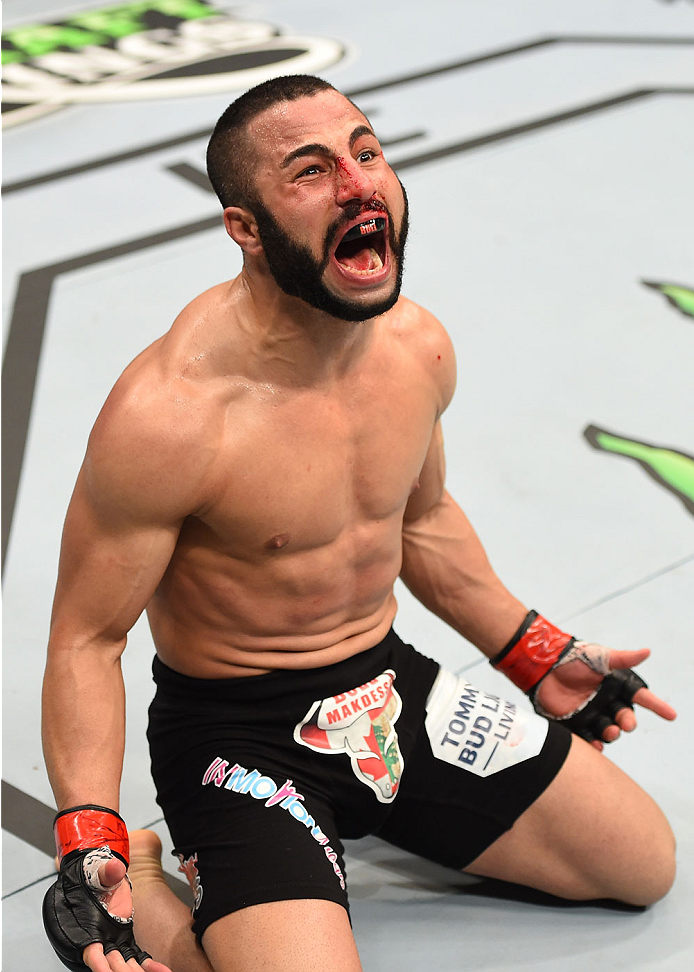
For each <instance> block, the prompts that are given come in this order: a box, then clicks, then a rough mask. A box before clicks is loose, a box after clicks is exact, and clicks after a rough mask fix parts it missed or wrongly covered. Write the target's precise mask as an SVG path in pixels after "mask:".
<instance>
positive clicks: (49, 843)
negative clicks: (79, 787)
mask: <svg viewBox="0 0 694 972" xmlns="http://www.w3.org/2000/svg"><path fill="white" fill-rule="evenodd" d="M55 813H56V811H55V807H49V806H47V805H46V804H45V803H42V802H41V801H40V800H37V799H36V798H35V797H32V796H29V794H28V793H25V792H24V791H23V790H20V789H18V788H17V787H16V786H12V784H11V783H8V782H7V780H3V781H2V828H3V830H6V831H7V833H8V834H12V836H13V837H18V838H19V839H20V840H23V841H24V842H25V843H27V844H30V845H31V846H32V847H34V848H35V849H36V850H38V851H42V853H44V854H48V856H49V857H50V858H51V859H52V858H54V857H55V841H54V839H53V819H54V817H55ZM54 876H55V871H52V872H51V873H50V874H46V875H44V876H43V877H40V878H37V879H36V880H35V881H30V882H29V884H24V885H22V887H21V888H16V889H15V890H14V891H10V892H8V893H7V894H5V895H3V900H4V899H5V898H10V897H12V895H13V894H18V893H19V892H20V891H25V890H26V889H27V888H31V887H33V886H34V885H35V884H40V882H41V881H47V880H49V879H50V878H51V877H54ZM164 877H165V879H166V883H167V884H168V886H169V887H170V888H171V890H172V891H173V892H174V894H175V895H176V896H177V897H178V898H180V899H181V901H183V902H184V904H186V905H190V904H191V894H190V888H189V887H188V884H187V883H186V882H185V881H181V880H180V879H179V878H176V877H173V875H171V874H167V873H166V872H164Z"/></svg>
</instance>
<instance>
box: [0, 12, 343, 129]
mask: <svg viewBox="0 0 694 972" xmlns="http://www.w3.org/2000/svg"><path fill="white" fill-rule="evenodd" d="M344 56H345V47H344V45H343V44H341V43H339V42H338V41H335V40H332V39H330V38H327V37H316V36H313V35H303V34H302V35H300V36H294V35H292V36H288V35H286V34H282V32H281V31H280V29H279V28H278V27H276V26H275V25H273V24H269V23H265V22H263V21H257V20H243V19H240V18H238V17H235V16H234V15H233V14H230V13H227V12H226V11H225V10H223V9H220V8H219V7H216V6H215V5H214V3H212V2H210V0H131V2H130V3H119V4H109V5H107V6H96V7H93V8H91V9H87V10H82V11H80V12H79V13H75V14H72V15H70V16H67V17H65V18H64V19H61V20H57V21H52V22H40V23H29V24H23V25H21V26H12V27H8V28H6V29H5V30H4V31H3V34H2V68H3V70H2V75H3V76H2V87H3V99H2V119H3V127H7V126H8V125H16V124H19V123H20V122H25V121H30V120H32V119H35V118H40V117H42V116H43V115H46V114H47V113H49V112H53V111H57V110H58V109H60V108H64V107H65V106H67V105H74V104H93V103H98V102H106V101H130V100H139V99H143V98H178V97H181V96H186V95H197V94H212V93H216V92H225V91H234V90H236V91H241V90H244V89H245V88H250V87H252V86H253V85H255V84H258V83H259V82H261V81H265V80H267V79H268V78H272V77H277V76H279V75H281V74H315V73H318V72H319V71H321V70H323V69H324V68H326V67H329V66H330V65H331V64H335V63H336V62H337V61H339V60H341V59H342V58H343V57H344Z"/></svg>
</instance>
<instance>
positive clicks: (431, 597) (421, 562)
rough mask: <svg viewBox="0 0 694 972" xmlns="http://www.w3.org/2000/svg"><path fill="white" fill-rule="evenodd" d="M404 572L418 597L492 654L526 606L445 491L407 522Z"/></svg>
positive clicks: (474, 642)
mask: <svg viewBox="0 0 694 972" xmlns="http://www.w3.org/2000/svg"><path fill="white" fill-rule="evenodd" d="M400 576H401V578H402V580H403V581H404V583H405V584H406V585H407V587H408V588H409V589H410V590H411V591H412V593H413V594H414V595H415V597H416V598H417V599H418V600H419V601H421V602H422V604H424V605H425V607H427V608H429V610H430V611H432V612H433V613H434V614H436V615H437V616H438V617H440V618H442V619H443V620H444V621H446V622H447V623H448V624H450V625H451V627H453V628H455V630H456V631H458V632H459V633H460V634H462V635H463V637H465V638H467V639H468V640H469V641H471V642H472V643H473V644H474V645H476V646H477V647H478V648H479V649H480V650H481V651H482V652H483V653H484V654H485V655H487V656H488V657H492V656H493V655H495V654H496V653H497V652H498V651H500V650H501V649H502V648H503V647H504V645H505V644H506V643H507V642H508V640H509V639H510V638H511V637H512V636H513V634H514V633H515V631H516V630H517V629H518V627H519V626H520V624H521V623H522V621H523V619H524V617H525V615H526V613H527V608H526V607H525V606H524V605H523V604H522V603H521V602H520V601H519V600H517V598H515V597H514V596H513V595H512V594H511V593H510V592H509V591H508V590H507V589H506V588H505V587H504V585H503V584H502V583H501V581H500V580H499V578H498V577H497V576H496V574H495V573H494V571H493V570H492V567H491V565H490V563H489V560H488V559H487V555H486V553H485V552H484V548H483V547H482V544H481V543H480V541H479V538H478V537H477V534H476V533H475V531H474V530H473V528H472V526H471V524H470V522H469V520H468V519H467V517H466V516H465V514H464V513H463V511H462V510H461V509H460V507H459V506H458V505H457V503H456V502H455V500H453V498H452V497H451V496H450V495H449V494H448V493H447V492H445V491H444V493H443V495H442V497H441V500H440V501H439V502H438V503H437V504H436V505H435V506H434V507H433V508H432V509H431V510H430V511H429V512H427V513H425V514H423V515H422V516H420V517H419V518H417V519H416V520H413V521H410V522H408V521H407V520H406V521H405V523H404V525H403V563H402V569H401V572H400Z"/></svg>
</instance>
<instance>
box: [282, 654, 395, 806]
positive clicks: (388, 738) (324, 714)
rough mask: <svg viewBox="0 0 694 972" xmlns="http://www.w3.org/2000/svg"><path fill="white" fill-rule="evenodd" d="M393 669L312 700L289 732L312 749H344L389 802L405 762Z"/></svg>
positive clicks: (361, 775)
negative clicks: (399, 734)
mask: <svg viewBox="0 0 694 972" xmlns="http://www.w3.org/2000/svg"><path fill="white" fill-rule="evenodd" d="M394 680H395V672H394V671H393V670H392V669H390V668H388V669H386V671H385V672H383V673H382V674H381V675H379V676H378V678H374V679H372V680H371V681H370V682H367V683H366V684H365V685H360V686H358V687H357V688H353V689H349V691H347V692H343V693H341V694H339V695H333V696H331V697H330V698H328V699H319V700H318V701H317V702H314V703H313V705H312V706H311V708H310V709H309V710H308V712H307V713H306V715H305V717H304V719H303V720H302V721H301V722H300V723H299V724H298V725H297V727H296V728H295V730H294V739H295V741H296V742H297V743H299V745H300V746H307V747H308V748H309V749H313V750H314V751H315V752H317V753H327V754H333V755H334V754H339V753H346V754H347V755H348V756H349V758H350V762H351V764H352V770H353V771H354V775H355V776H356V778H357V779H358V780H359V781H360V782H361V783H364V784H366V786H368V787H369V788H370V789H371V790H373V792H374V793H375V794H376V798H377V799H378V800H379V802H380V803H391V802H392V801H393V800H394V799H395V796H396V794H397V792H398V787H399V785H400V777H401V776H402V770H403V765H404V761H403V758H402V753H401V752H400V746H399V743H398V734H397V732H396V731H395V723H396V722H397V720H398V717H399V715H400V712H401V711H402V700H401V698H400V696H399V695H398V693H397V692H396V690H395V689H394V688H393V682H394Z"/></svg>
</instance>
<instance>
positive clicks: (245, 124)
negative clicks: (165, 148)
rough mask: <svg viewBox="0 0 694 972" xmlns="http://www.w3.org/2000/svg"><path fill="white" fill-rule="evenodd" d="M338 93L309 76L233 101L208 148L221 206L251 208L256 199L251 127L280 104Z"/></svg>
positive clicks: (273, 82) (276, 82) (275, 82)
mask: <svg viewBox="0 0 694 972" xmlns="http://www.w3.org/2000/svg"><path fill="white" fill-rule="evenodd" d="M335 90H336V89H335V88H334V87H333V86H332V84H329V83H328V82H327V81H324V80H323V79H322V78H316V77H313V75H310V74H290V75H287V76H285V77H281V78H271V79H270V80H269V81H263V83H262V84H258V85H256V87H255V88H251V89H250V90H249V91H246V92H245V94H242V95H241V96H240V97H239V98H237V99H236V101H233V102H232V103H231V104H230V105H229V107H228V108H227V109H226V111H225V112H224V114H223V115H222V116H221V118H220V119H219V121H218V122H217V124H216V125H215V129H214V131H213V132H212V137H211V138H210V142H209V145H208V146H207V174H208V176H209V177H210V182H211V183H212V187H213V188H214V191H215V192H216V193H217V195H218V196H219V201H220V202H221V204H222V206H224V208H226V207H227V206H247V207H249V208H251V207H252V203H253V199H254V198H255V190H254V186H253V171H252V170H253V165H254V162H255V159H254V156H253V152H252V147H251V145H250V141H249V138H248V135H249V125H250V123H251V122H252V121H253V119H254V118H255V117H256V116H257V115H260V114H261V112H263V111H266V109H268V108H271V107H272V106H273V105H276V104H278V103H279V102H281V101H296V100H297V99H298V98H306V97H310V96H311V95H315V94H318V92H319V91H335Z"/></svg>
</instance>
